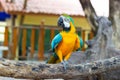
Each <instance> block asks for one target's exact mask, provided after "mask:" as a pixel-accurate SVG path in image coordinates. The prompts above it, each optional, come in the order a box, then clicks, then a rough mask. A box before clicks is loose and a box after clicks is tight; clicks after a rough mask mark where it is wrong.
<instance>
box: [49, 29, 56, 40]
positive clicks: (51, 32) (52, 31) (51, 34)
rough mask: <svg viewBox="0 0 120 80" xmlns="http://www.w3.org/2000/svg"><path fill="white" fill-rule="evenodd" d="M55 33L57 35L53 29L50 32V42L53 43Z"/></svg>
mask: <svg viewBox="0 0 120 80" xmlns="http://www.w3.org/2000/svg"><path fill="white" fill-rule="evenodd" d="M54 33H55V30H54V29H51V30H50V42H51V41H52V39H53V37H54Z"/></svg>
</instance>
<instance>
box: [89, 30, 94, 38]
mask: <svg viewBox="0 0 120 80" xmlns="http://www.w3.org/2000/svg"><path fill="white" fill-rule="evenodd" d="M93 37H94V33H93V31H90V38H89V39H92V38H93Z"/></svg>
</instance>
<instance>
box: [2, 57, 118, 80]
mask: <svg viewBox="0 0 120 80" xmlns="http://www.w3.org/2000/svg"><path fill="white" fill-rule="evenodd" d="M115 70H120V57H113V58H110V59H106V60H101V61H96V62H93V63H87V64H77V65H69V66H68V68H67V70H66V71H64V68H63V65H61V64H54V65H51V64H45V63H40V62H39V63H37V62H20V61H10V60H5V59H0V76H4V77H13V78H25V79H34V80H40V79H57V78H62V79H65V80H70V79H71V80H78V79H79V80H89V79H88V78H100V75H103V73H104V74H105V73H106V74H111V73H112V72H114V71H115ZM112 76H116V74H115V75H112ZM107 78H108V77H107ZM117 78H118V79H119V76H118V75H117ZM92 80H93V79H92ZM104 80H106V79H104Z"/></svg>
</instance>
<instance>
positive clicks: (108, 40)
mask: <svg viewBox="0 0 120 80" xmlns="http://www.w3.org/2000/svg"><path fill="white" fill-rule="evenodd" d="M80 3H81V4H82V7H83V10H84V11H85V15H86V17H87V19H88V21H89V22H90V24H92V26H93V27H92V29H93V30H94V31H95V32H96V35H95V37H94V38H93V39H92V40H89V41H86V43H87V45H88V49H87V50H86V51H85V54H86V57H87V61H89V62H90V61H94V60H100V59H106V58H110V57H112V56H115V55H120V53H119V51H120V50H117V51H116V49H115V48H114V47H113V44H112V33H113V29H112V23H111V21H110V20H109V19H108V18H107V17H104V16H101V17H98V16H97V15H96V12H95V10H94V8H93V7H92V5H91V2H90V0H80Z"/></svg>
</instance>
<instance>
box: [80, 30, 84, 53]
mask: <svg viewBox="0 0 120 80" xmlns="http://www.w3.org/2000/svg"><path fill="white" fill-rule="evenodd" d="M81 32H82V39H83V42H85V30H82V31H81ZM82 50H83V51H84V50H85V43H83V48H82Z"/></svg>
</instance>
